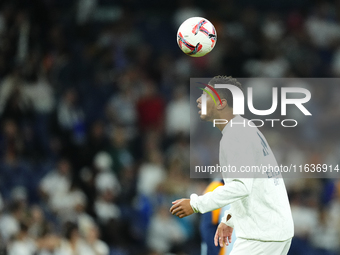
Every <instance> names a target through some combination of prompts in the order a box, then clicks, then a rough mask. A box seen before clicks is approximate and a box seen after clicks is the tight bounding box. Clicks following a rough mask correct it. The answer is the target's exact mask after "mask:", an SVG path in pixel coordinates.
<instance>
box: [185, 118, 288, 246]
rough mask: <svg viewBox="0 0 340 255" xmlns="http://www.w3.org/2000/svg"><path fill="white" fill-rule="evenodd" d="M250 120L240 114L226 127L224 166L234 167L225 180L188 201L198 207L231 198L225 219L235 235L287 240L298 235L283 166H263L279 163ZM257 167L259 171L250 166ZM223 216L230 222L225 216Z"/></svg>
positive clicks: (206, 207)
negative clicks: (295, 233)
mask: <svg viewBox="0 0 340 255" xmlns="http://www.w3.org/2000/svg"><path fill="white" fill-rule="evenodd" d="M248 124H249V123H248V120H247V119H245V118H243V117H241V116H236V117H235V118H234V119H232V120H231V122H230V123H228V124H227V125H226V126H225V128H224V129H223V130H222V135H223V136H222V139H221V141H220V155H219V160H220V166H221V167H222V166H232V167H234V170H235V169H236V172H234V173H225V175H224V177H225V178H224V182H225V185H224V186H221V187H218V188H216V189H215V190H214V191H212V192H209V193H206V194H205V195H203V196H197V195H196V194H192V195H191V197H190V199H191V201H190V203H191V206H192V207H193V209H194V211H195V212H200V213H205V212H209V211H212V210H215V209H217V208H221V207H223V206H225V205H228V204H230V205H231V209H230V210H229V211H227V212H226V213H225V216H226V215H228V214H230V215H231V216H232V218H231V219H230V220H229V221H228V222H227V225H230V226H232V227H235V229H236V236H237V237H241V238H245V239H253V240H260V241H285V240H288V239H290V238H292V237H293V235H294V224H293V219H292V214H291V210H290V205H289V201H288V196H287V191H286V187H285V184H284V182H283V179H282V175H281V173H280V172H273V171H263V169H264V168H263V167H267V168H268V169H270V167H272V169H273V168H274V167H278V164H277V161H276V159H275V157H274V155H273V152H272V150H271V149H270V147H269V145H268V143H267V141H266V139H265V138H264V136H263V135H262V133H261V132H260V131H259V130H258V128H256V127H250V126H249V125H248ZM250 125H252V123H250ZM229 169H230V168H229ZM255 170H259V171H260V173H258V172H256V173H255V172H251V171H255ZM246 171H248V172H246ZM262 171H263V172H262ZM222 221H224V222H225V223H226V217H224V219H223V220H222Z"/></svg>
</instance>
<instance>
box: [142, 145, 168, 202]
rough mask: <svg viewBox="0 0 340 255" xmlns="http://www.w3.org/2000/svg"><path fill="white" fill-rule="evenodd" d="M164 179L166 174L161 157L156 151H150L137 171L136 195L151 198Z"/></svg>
mask: <svg viewBox="0 0 340 255" xmlns="http://www.w3.org/2000/svg"><path fill="white" fill-rule="evenodd" d="M165 179H166V172H165V169H164V163H163V158H162V155H161V154H160V153H159V152H158V151H157V150H152V151H150V152H149V154H148V157H147V161H146V162H145V163H144V164H142V165H141V166H140V168H139V171H138V178H137V180H138V182H137V190H138V193H139V194H142V195H144V196H147V197H149V198H152V197H153V196H154V195H155V194H156V193H157V189H158V188H159V185H160V184H161V183H163V182H164V181H165Z"/></svg>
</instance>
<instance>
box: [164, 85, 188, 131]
mask: <svg viewBox="0 0 340 255" xmlns="http://www.w3.org/2000/svg"><path fill="white" fill-rule="evenodd" d="M173 94H174V95H173V100H172V101H171V102H170V103H169V104H168V106H167V108H166V131H167V133H168V135H170V136H174V135H176V134H178V133H182V134H185V135H188V134H189V131H190V118H188V116H190V99H189V98H188V96H187V91H186V90H185V88H184V87H177V88H176V89H175V91H174V93H173Z"/></svg>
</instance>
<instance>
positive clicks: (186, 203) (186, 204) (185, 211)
mask: <svg viewBox="0 0 340 255" xmlns="http://www.w3.org/2000/svg"><path fill="white" fill-rule="evenodd" d="M172 204H173V206H171V208H170V212H171V213H172V214H173V215H176V216H178V217H179V218H184V217H186V216H189V215H191V214H193V213H194V210H193V209H192V207H191V205H190V199H185V198H183V199H179V200H176V201H174V202H172Z"/></svg>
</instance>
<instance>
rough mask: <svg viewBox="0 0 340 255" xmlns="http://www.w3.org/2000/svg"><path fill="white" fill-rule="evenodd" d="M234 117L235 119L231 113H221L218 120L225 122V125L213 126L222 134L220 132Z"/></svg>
mask: <svg viewBox="0 0 340 255" xmlns="http://www.w3.org/2000/svg"><path fill="white" fill-rule="evenodd" d="M235 117H236V115H234V114H233V113H232V112H229V111H228V112H226V113H223V114H221V115H220V116H219V119H223V120H227V121H226V123H223V124H216V125H215V126H216V127H217V128H218V129H219V130H220V131H221V132H222V130H223V129H224V128H225V126H226V125H228V124H229V122H230V120H232V119H233V118H235Z"/></svg>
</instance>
